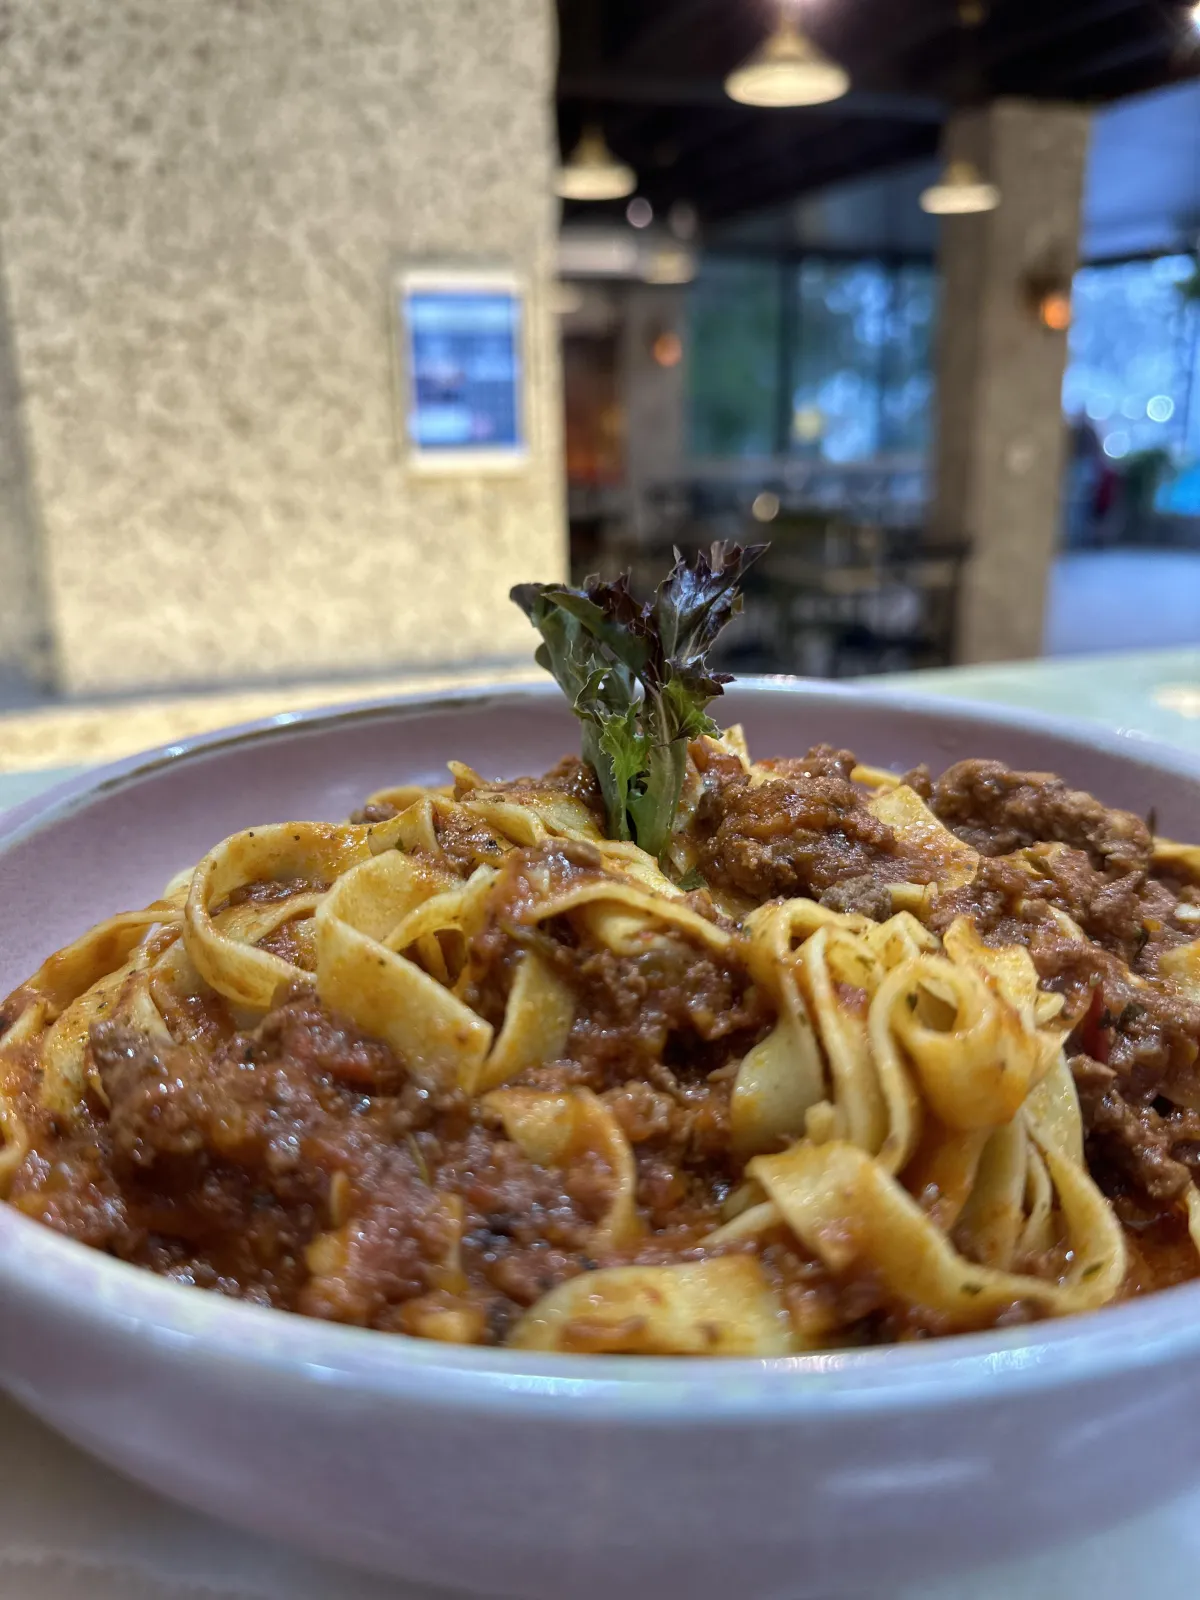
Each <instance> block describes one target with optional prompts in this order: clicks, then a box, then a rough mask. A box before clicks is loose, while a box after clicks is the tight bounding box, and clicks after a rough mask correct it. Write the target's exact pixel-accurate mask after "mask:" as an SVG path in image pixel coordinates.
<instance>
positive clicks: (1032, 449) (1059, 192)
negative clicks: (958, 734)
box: [935, 101, 1090, 661]
mask: <svg viewBox="0 0 1200 1600" xmlns="http://www.w3.org/2000/svg"><path fill="white" fill-rule="evenodd" d="M1089 131H1090V117H1089V114H1088V113H1087V112H1086V111H1084V110H1080V109H1078V108H1076V107H1061V106H1046V105H1031V104H1026V103H1023V102H1020V101H1001V102H999V103H998V104H997V105H995V106H994V107H992V108H990V109H989V110H987V111H983V112H971V113H967V114H964V115H962V116H960V117H958V118H956V119H954V121H953V122H952V124H951V126H950V130H949V145H950V150H951V152H952V153H953V154H955V155H966V156H969V157H971V158H972V159H973V160H975V161H976V162H977V163H978V164H979V165H980V167H981V168H983V170H984V171H985V172H987V173H988V174H989V176H991V177H992V179H993V180H994V181H995V182H996V183H997V184H998V185H999V186H1000V190H1001V194H1002V196H1003V199H1002V202H1001V205H1000V207H999V209H998V210H996V211H993V212H990V213H987V214H985V215H981V216H966V217H950V218H947V219H946V220H945V221H944V222H943V224H942V236H941V237H942V243H941V266H942V294H943V302H942V310H941V318H940V326H941V334H940V345H941V351H940V370H939V382H938V413H939V416H938V465H937V503H936V507H935V520H936V523H937V525H938V527H939V528H940V530H941V531H942V532H943V533H945V534H948V535H952V536H963V535H965V536H966V537H968V538H969V539H970V540H971V542H972V546H973V555H972V559H971V561H970V563H969V565H968V569H967V575H966V582H965V586H964V591H963V596H962V605H961V608H960V614H959V641H958V642H959V657H960V659H961V660H963V661H1008V660H1016V659H1019V658H1021V657H1026V656H1037V655H1040V654H1041V651H1042V637H1043V628H1044V616H1045V606H1046V594H1047V586H1048V580H1049V574H1050V567H1051V563H1052V562H1053V560H1054V555H1055V551H1056V549H1057V545H1058V539H1059V530H1060V515H1061V501H1062V471H1063V459H1064V447H1065V441H1066V430H1065V426H1064V423H1063V416H1062V382H1063V372H1064V369H1065V366H1066V359H1067V336H1066V334H1065V333H1053V332H1050V331H1049V330H1047V329H1046V328H1044V327H1042V326H1041V325H1040V324H1039V322H1038V321H1037V319H1036V317H1035V316H1034V315H1033V313H1032V312H1031V310H1030V308H1029V305H1028V303H1027V299H1026V292H1025V285H1026V281H1027V278H1028V277H1029V275H1031V274H1032V275H1035V276H1038V275H1041V274H1043V273H1046V272H1048V271H1052V272H1055V273H1057V274H1059V275H1061V277H1062V279H1063V281H1065V282H1067V283H1069V282H1070V279H1071V275H1072V274H1073V272H1074V269H1075V265H1076V261H1077V257H1078V249H1079V227H1080V207H1081V201H1082V195H1083V180H1084V169H1085V165H1086V161H1087V150H1088V138H1089Z"/></svg>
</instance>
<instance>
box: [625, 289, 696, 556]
mask: <svg viewBox="0 0 1200 1600" xmlns="http://www.w3.org/2000/svg"><path fill="white" fill-rule="evenodd" d="M659 341H663V342H662V343H659ZM675 341H677V344H676V343H675ZM656 344H658V352H657V355H656V351H655V346H656ZM676 352H678V358H677V359H676ZM663 356H665V357H666V364H664V363H663V360H662V359H660V358H661V357H663ZM686 360H687V291H686V290H685V289H682V288H658V287H652V286H650V285H648V284H636V285H634V286H633V287H632V288H630V289H629V290H628V292H627V294H626V296H625V320H624V325H623V328H622V335H621V389H622V394H623V397H624V400H625V429H626V433H625V472H626V481H627V483H628V486H629V502H630V507H631V512H632V520H633V526H634V530H635V533H636V534H637V536H638V538H643V539H644V538H646V537H647V536H648V534H649V533H650V532H651V530H652V529H653V527H654V521H655V518H654V513H653V510H652V508H651V506H650V502H649V500H648V498H647V495H648V492H649V491H650V490H651V489H653V487H654V486H655V485H656V484H662V483H666V482H670V481H671V480H672V479H675V478H678V477H679V476H680V475H681V473H682V471H683V463H684V459H685V456H686V449H687V446H686V438H685V434H686V428H687V394H686V387H687V385H686V370H687V368H686Z"/></svg>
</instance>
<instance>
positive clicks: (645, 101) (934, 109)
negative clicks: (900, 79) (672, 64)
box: [558, 68, 946, 125]
mask: <svg viewBox="0 0 1200 1600" xmlns="http://www.w3.org/2000/svg"><path fill="white" fill-rule="evenodd" d="M558 97H559V99H560V100H583V101H591V102H593V103H595V104H603V105H645V106H684V107H695V108H697V109H699V108H702V107H707V106H732V105H733V103H734V102H733V101H731V100H730V99H729V96H728V95H727V94H726V93H725V89H724V86H723V85H722V84H721V83H719V82H717V81H716V80H714V79H710V78H677V77H670V76H667V75H664V74H656V73H646V72H628V71H623V70H620V69H614V68H609V69H606V70H605V71H601V72H566V73H564V74H563V75H562V77H560V79H559V80H558ZM749 114H751V115H755V116H766V115H769V116H773V117H781V116H788V117H795V116H799V115H805V116H813V115H818V116H820V115H826V116H827V115H830V114H833V115H835V116H838V117H862V118H865V119H871V120H876V119H880V118H882V119H885V120H887V121H890V122H915V123H927V124H935V125H936V124H939V123H941V122H942V121H944V119H945V116H946V107H945V105H944V104H943V103H942V101H940V100H934V99H931V98H930V97H929V96H927V95H917V94H886V93H877V92H874V91H871V90H866V89H851V91H850V93H849V94H847V95H844V96H843V97H842V99H840V100H835V101H833V102H832V103H830V104H829V105H823V106H803V107H801V106H797V107H795V108H793V109H791V110H786V111H780V110H776V111H771V112H761V111H755V110H752V111H751V112H750V113H749Z"/></svg>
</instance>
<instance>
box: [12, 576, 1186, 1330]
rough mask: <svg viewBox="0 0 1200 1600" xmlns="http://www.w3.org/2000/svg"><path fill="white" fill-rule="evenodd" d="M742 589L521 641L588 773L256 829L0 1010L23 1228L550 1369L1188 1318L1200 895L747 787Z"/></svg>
mask: <svg viewBox="0 0 1200 1600" xmlns="http://www.w3.org/2000/svg"><path fill="white" fill-rule="evenodd" d="M753 554H754V553H753V552H748V553H743V552H741V551H737V550H736V549H735V550H733V551H728V550H725V549H723V548H720V547H718V548H717V549H715V550H714V552H713V555H712V559H711V562H710V561H709V560H708V559H707V558H702V559H701V560H700V562H698V563H697V564H696V566H695V567H693V568H688V567H685V566H684V565H683V564H682V563H681V564H680V566H679V567H677V568H676V572H675V573H674V574H672V577H671V579H670V580H668V583H667V584H666V585H664V587H663V589H662V590H660V591H659V597H658V600H657V602H656V609H655V610H653V611H652V609H651V608H650V607H646V608H641V609H640V610H638V609H636V608H633V607H632V602H631V601H629V600H628V591H627V589H623V588H622V586H621V585H609V586H604V585H600V584H598V583H593V584H592V585H590V586H589V587H588V589H586V590H583V591H574V590H543V589H539V590H538V591H537V592H536V593H535V592H534V591H533V590H532V589H530V590H528V591H522V592H521V593H520V594H519V596H518V597H519V598H520V599H521V602H522V604H524V605H525V606H526V609H527V610H528V611H529V612H530V614H531V616H532V617H533V620H534V622H535V623H536V624H537V626H538V627H539V629H540V630H541V632H542V634H543V638H544V639H545V640H546V646H545V650H544V656H543V659H547V660H548V661H549V662H550V666H551V670H552V671H554V673H555V676H556V677H558V678H559V681H560V682H564V680H566V679H569V680H570V687H569V691H568V692H569V693H570V694H571V698H572V704H573V706H574V707H575V709H576V712H577V714H579V715H580V717H581V721H582V722H583V724H584V759H578V758H575V757H570V758H567V759H566V760H564V761H563V762H562V763H561V764H560V765H559V766H558V767H556V768H555V769H554V770H553V771H552V772H550V773H548V774H546V775H545V776H543V777H538V778H524V779H519V780H515V781H512V780H509V781H492V780H490V779H488V778H486V777H484V776H481V775H480V774H479V773H477V772H475V771H474V770H472V769H471V768H470V767H468V766H466V765H463V764H461V763H458V762H455V761H451V763H450V779H451V781H450V782H449V783H447V784H446V785H445V786H444V787H436V788H428V787H409V786H401V787H397V788H394V789H390V790H386V791H384V792H382V793H379V794H375V795H373V796H371V797H370V799H369V800H368V801H367V803H366V805H365V807H364V809H363V810H362V811H361V812H359V813H357V814H356V815H355V816H354V817H353V818H352V819H351V821H349V822H347V823H344V824H334V823H325V822H297V823H286V824H271V825H265V826H261V827H254V828H248V829H247V830H245V831H244V832H241V833H238V834H235V835H234V836H233V837H232V838H229V839H226V840H224V841H223V842H221V843H218V844H217V845H216V847H215V848H214V849H213V851H212V852H211V854H209V855H208V856H206V857H205V858H204V860H202V861H201V862H200V863H199V865H198V866H196V867H195V868H194V869H189V870H188V871H186V872H183V873H181V874H180V875H179V876H178V877H177V878H176V879H174V880H173V881H172V882H171V883H170V884H169V885H167V886H166V887H165V889H164V892H163V894H162V897H161V898H160V899H158V900H156V901H155V902H154V903H153V904H151V905H149V906H147V907H146V908H145V909H144V910H137V911H126V912H122V913H120V914H118V915H115V916H113V917H112V918H110V920H108V921H106V922H104V923H102V924H101V925H100V926H99V927H96V928H93V929H92V930H91V931H90V932H87V933H84V934H83V936H82V937H81V938H80V939H78V940H77V942H76V943H74V944H72V945H70V946H68V947H67V948H66V949H64V950H61V951H59V952H58V953H57V954H54V955H52V956H51V957H50V958H49V959H48V960H46V961H45V962H44V964H43V965H42V966H41V967H40V968H39V969H38V970H37V971H36V972H35V973H34V975H33V976H32V977H31V978H30V979H29V980H28V982H27V983H26V984H24V985H23V986H22V987H21V988H19V989H18V990H17V991H16V992H15V993H14V994H12V995H11V996H10V997H9V998H8V1000H7V1001H6V1002H5V1003H4V1005H3V1008H0V1138H2V1143H0V1193H3V1195H4V1197H5V1198H6V1199H7V1201H8V1203H9V1204H10V1205H12V1206H14V1207H16V1208H17V1209H18V1210H20V1211H21V1212H23V1213H24V1214H25V1215H27V1216H29V1217H33V1218H36V1219H38V1220H39V1221H40V1222H42V1223H44V1224H46V1225H48V1226H50V1227H52V1228H54V1229H56V1230H58V1231H59V1232H61V1233H64V1234H66V1235H69V1236H70V1237H72V1238H74V1239H76V1240H79V1241H81V1242H82V1243H84V1244H87V1245H90V1246H93V1247H94V1248H96V1249H100V1250H104V1251H106V1252H109V1253H110V1254H112V1255H114V1256H116V1257H119V1258H120V1259H122V1260H125V1261H128V1262H131V1263H134V1264H137V1265H140V1266H142V1267H145V1268H148V1269H150V1270H152V1271H154V1272H157V1273H160V1274H163V1275H165V1276H166V1277H168V1278H171V1279H174V1280H175V1281H177V1282H179V1283H184V1284H191V1285H196V1286H200V1287H203V1288H207V1289H210V1290H216V1291H218V1292H220V1293H223V1294H226V1295H230V1296H235V1297H240V1298H243V1299H246V1300H249V1301H252V1302H256V1303H259V1304H262V1305H268V1306H275V1307H279V1308H283V1309H287V1310H291V1311H296V1312H301V1313H305V1314H308V1315H311V1316H317V1317H324V1318H329V1319H333V1320H337V1321H342V1322H346V1323H352V1324H358V1325H361V1326H365V1327H371V1328H376V1329H381V1330H385V1331H392V1332H399V1333H406V1334H411V1335H418V1336H421V1337H426V1338H432V1339H440V1340H447V1341H451V1342H459V1343H475V1344H498V1345H508V1346H511V1347H515V1348H518V1349H526V1350H548V1351H563V1352H574V1353H589V1352H606V1353H643V1354H682V1355H731V1356H732V1355H752V1356H772V1355H784V1354H789V1353H795V1352H804V1351H812V1350H820V1349H827V1348H831V1347H844V1346H848V1345H864V1344H880V1343H888V1342H892V1341H897V1340H910V1339H917V1338H926V1337H930V1336H935V1335H943V1334H953V1333H960V1332H967V1331H973V1330H980V1329H986V1328H992V1327H1000V1326H1007V1325H1011V1324H1014V1323H1020V1322H1025V1321H1030V1320H1034V1319H1038V1318H1043V1317H1056V1316H1062V1315H1065V1314H1068V1313H1073V1312H1080V1311H1088V1310H1092V1309H1096V1308H1099V1307H1102V1306H1104V1305H1107V1304H1109V1303H1111V1302H1113V1301H1117V1300H1119V1299H1122V1298H1125V1297H1128V1296H1131V1295H1136V1294H1140V1293H1143V1292H1145V1291H1148V1290H1153V1289H1157V1288H1161V1287H1164V1286H1167V1285H1170V1284H1173V1283H1176V1282H1179V1281H1182V1280H1184V1279H1187V1278H1190V1277H1193V1276H1196V1275H1197V1273H1198V1272H1200V1254H1198V1252H1200V1193H1198V1191H1197V1188H1196V1182H1195V1177H1196V1173H1197V1170H1198V1168H1200V1072H1198V1070H1197V1055H1198V1053H1200V849H1192V848H1189V847H1187V846H1183V845H1179V844H1174V843H1171V842H1169V841H1166V840H1164V839H1161V838H1157V837H1155V834H1154V829H1153V822H1152V820H1151V823H1150V825H1147V823H1145V822H1143V821H1142V820H1140V819H1138V818H1136V817H1134V816H1132V815H1129V814H1127V813H1124V812H1120V811H1113V810H1110V809H1108V808H1106V807H1105V806H1104V805H1103V804H1101V803H1100V802H1099V801H1098V800H1096V799H1093V798H1092V797H1090V796H1088V795H1085V794H1081V793H1078V792H1075V791H1073V790H1072V789H1071V788H1070V787H1069V786H1068V785H1067V784H1066V783H1064V782H1062V781H1060V780H1059V779H1057V778H1055V777H1052V776H1049V775H1045V774H1037V773H1018V772H1013V771H1010V770H1008V769H1007V768H1005V767H1003V766H1002V765H1000V764H999V763H996V762H993V761H989V760H986V759H980V760H972V761H964V762H960V763H959V764H958V765H956V766H954V767H952V768H951V769H950V770H949V771H948V772H945V773H943V774H941V775H940V776H939V777H937V778H936V779H935V778H933V777H932V776H931V775H930V773H929V772H928V771H927V770H926V769H924V768H920V769H917V770H916V771H913V772H910V773H907V774H903V775H901V774H898V773H892V772H885V771H881V770H877V769H874V768H871V767H868V766H864V765H861V764H859V762H858V761H857V760H856V759H855V757H854V756H853V755H851V754H849V753H848V752H845V751H842V750H840V749H838V748H837V747H836V745H828V746H820V747H818V748H816V749H813V750H810V751H808V752H807V754H802V753H795V752H793V753H791V754H785V755H783V756H781V757H778V758H774V759H765V760H764V759H758V752H751V751H750V750H749V749H748V748H747V746H746V742H745V739H744V737H743V735H742V734H741V732H740V730H739V729H737V728H731V729H727V730H725V731H723V732H722V731H718V730H717V728H716V725H715V724H711V723H710V722H709V721H708V719H707V715H706V713H705V711H704V706H706V705H707V704H709V703H711V701H712V700H713V699H714V698H715V697H716V695H717V694H719V692H720V680H719V679H718V678H715V677H714V676H713V675H711V674H707V669H706V668H705V667H703V665H702V657H703V652H704V650H706V649H707V646H708V644H709V643H711V636H712V635H714V634H715V629H716V628H717V627H718V626H719V625H720V624H721V623H722V622H723V621H724V620H726V619H727V616H728V615H729V614H731V613H732V611H733V609H734V607H735V605H736V593H737V582H738V580H739V579H740V575H741V573H742V572H743V571H744V570H745V566H746V564H747V563H748V561H749V560H750V559H752V558H753ZM687 582H691V583H692V584H693V585H694V592H693V593H692V594H691V595H690V596H689V595H688V594H687V593H684V594H683V595H682V598H681V597H680V590H681V586H683V585H685V584H686V583H687ZM672 584H673V585H674V589H672V588H671V585H672ZM614 595H616V596H617V598H616V599H614V598H613V596H614ZM622 595H624V596H625V598H621V596H622ZM564 596H566V597H568V598H567V599H566V600H564V599H563V597H564ZM581 596H582V597H583V599H580V597H581ZM570 597H574V598H573V599H572V598H570ZM584 600H586V605H585V604H584ZM672 605H673V606H674V607H675V619H676V621H675V622H672V620H671V617H670V616H669V615H668V613H669V611H670V608H671V606H672ZM589 606H590V607H591V610H590V611H589V610H588V609H587V607H589ZM689 606H690V608H691V609H690V611H689V609H688V608H689ZM572 607H574V610H572V609H571V608H572ZM622 612H623V613H624V614H623V615H622V614H621V613H622ZM639 617H640V618H641V622H640V623H639V622H638V618H639ZM648 618H649V619H650V622H651V623H652V624H653V628H651V627H649V625H648V624H647V619H648ZM614 619H615V621H614ZM680 619H682V620H680ZM616 622H619V623H620V625H621V628H622V629H623V632H621V633H618V632H616V631H614V630H615V627H616ZM676 622H678V626H676ZM639 626H640V627H641V628H642V633H641V635H639V634H638V628H639ZM689 627H691V629H692V632H691V634H690V635H688V628H689ZM556 628H557V629H558V632H557V633H556V631H555V630H556ZM672 629H674V631H673V632H672ZM606 630H607V631H606ZM637 637H641V638H642V640H643V644H645V646H646V648H645V649H644V650H643V649H642V646H641V645H639V647H638V650H639V652H641V653H635V654H636V659H633V657H632V656H631V659H628V660H627V659H625V658H624V657H623V656H622V651H623V650H625V649H626V645H625V644H624V643H623V642H622V640H626V639H628V638H637ZM647 640H648V641H649V642H648V643H646V641H647ZM629 648H630V649H631V650H632V647H629ZM587 650H591V651H592V652H593V655H592V657H588V656H587V654H586V652H587ZM569 656H570V657H571V658H572V659H573V661H574V665H573V666H572V667H570V671H568V665H567V662H568V657H569ZM656 659H657V665H655V660H656ZM698 663H699V665H698ZM605 673H607V674H608V677H607V680H606V679H605V678H604V674H605ZM689 674H690V676H689ZM681 682H682V683H684V684H685V686H689V685H690V687H689V688H688V693H689V694H691V699H690V700H687V699H686V698H685V695H684V693H683V690H681V689H680V688H679V685H680V683H681ZM564 686H567V684H566V683H564ZM622 695H624V696H625V697H626V698H627V699H629V700H630V702H631V704H632V705H633V706H634V708H635V709H636V710H637V714H638V717H639V718H640V719H641V720H640V721H636V720H635V719H634V718H633V716H632V714H631V712H630V709H629V707H628V706H626V705H625V704H623V702H622V698H621V697H622ZM589 697H590V699H589ZM656 697H657V698H656ZM697 704H699V710H697ZM589 707H590V708H591V709H590V710H589ZM597 707H599V709H596V708H597ZM652 712H653V716H652V714H651V713H652ZM654 717H657V718H659V719H660V720H659V722H658V723H657V724H656V723H655V722H654V720H653V718H654ZM672 718H673V719H674V721H673V722H672V721H671V720H670V719H672ZM606 719H613V720H612V721H611V722H610V721H608V720H606ZM615 724H619V726H615ZM614 727H615V731H614ZM622 729H624V733H622V732H621V730H622ZM831 732H834V733H836V730H831ZM626 735H628V738H629V740H630V741H634V740H636V741H640V743H636V744H634V743H630V744H629V745H628V747H627V746H626V745H623V744H622V743H621V739H623V738H625V737H626ZM631 750H632V752H633V754H630V751H631ZM448 753H449V752H448ZM639 763H640V765H639ZM664 790H665V795H664Z"/></svg>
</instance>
